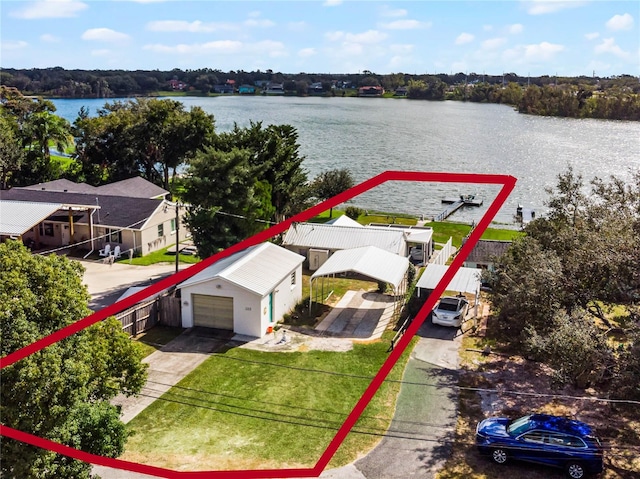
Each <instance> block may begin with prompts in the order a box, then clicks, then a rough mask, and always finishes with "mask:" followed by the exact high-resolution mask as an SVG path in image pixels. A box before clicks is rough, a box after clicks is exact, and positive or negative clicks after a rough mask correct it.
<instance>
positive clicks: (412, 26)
mask: <svg viewBox="0 0 640 479" xmlns="http://www.w3.org/2000/svg"><path fill="white" fill-rule="evenodd" d="M430 26H431V23H429V22H419V21H418V20H409V19H405V20H396V21H394V22H389V23H382V24H380V28H385V29H387V30H416V29H418V28H429V27H430Z"/></svg>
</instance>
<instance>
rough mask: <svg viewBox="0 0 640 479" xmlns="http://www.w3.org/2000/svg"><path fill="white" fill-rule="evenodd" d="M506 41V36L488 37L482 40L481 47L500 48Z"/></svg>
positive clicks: (487, 48)
mask: <svg viewBox="0 0 640 479" xmlns="http://www.w3.org/2000/svg"><path fill="white" fill-rule="evenodd" d="M506 42H507V39H506V38H502V37H498V38H490V39H489V40H485V41H484V42H482V48H483V49H485V50H495V49H496V48H500V47H501V46H502V45H504V44H505V43H506Z"/></svg>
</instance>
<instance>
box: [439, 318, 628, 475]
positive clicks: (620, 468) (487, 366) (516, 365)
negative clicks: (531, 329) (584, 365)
mask: <svg viewBox="0 0 640 479" xmlns="http://www.w3.org/2000/svg"><path fill="white" fill-rule="evenodd" d="M482 329H483V328H482ZM482 329H480V330H482ZM474 341H475V344H474V346H475V347H473V351H472V352H470V351H468V350H466V351H465V352H464V353H463V354H464V358H465V361H464V365H463V367H462V369H461V375H460V386H461V391H460V415H459V418H458V424H457V430H456V445H455V446H454V448H453V451H454V452H453V454H452V457H451V458H450V460H449V461H448V463H447V465H446V466H445V468H444V469H443V470H442V471H441V472H440V473H439V474H438V478H439V479H445V478H446V479H449V478H451V479H453V478H458V477H468V478H478V479H479V478H487V477H491V478H495V479H500V478H505V479H506V478H509V479H517V478H527V479H542V478H562V477H564V474H563V472H562V471H556V470H554V469H551V468H546V467H543V466H535V465H530V464H524V463H522V464H512V465H508V466H506V467H500V466H497V465H494V464H492V463H491V461H490V460H489V459H488V458H485V457H482V456H480V455H479V454H478V453H477V451H476V448H475V444H474V439H475V426H476V424H477V423H478V422H479V421H480V420H482V419H483V418H485V417H489V416H507V417H518V416H521V415H524V414H527V413H531V412H541V413H549V414H556V415H562V416H568V417H572V418H574V419H578V420H580V421H584V422H586V423H588V424H590V425H592V426H594V427H595V429H596V432H597V434H598V436H599V437H600V439H601V440H602V442H603V445H604V446H605V451H606V452H605V471H604V473H603V474H602V475H601V476H600V478H601V479H632V478H634V479H636V478H638V477H640V408H638V407H637V406H633V405H622V404H615V403H610V402H605V401H601V400H599V399H598V398H603V397H606V392H603V391H597V390H593V389H588V390H583V389H578V388H575V387H572V386H558V385H557V384H556V383H555V382H554V375H553V370H552V369H550V368H549V367H547V366H545V365H544V364H540V363H537V362H534V361H528V360H526V359H524V358H521V357H513V356H508V355H499V354H490V355H488V356H486V355H483V354H482V353H481V352H480V351H482V350H483V349H484V347H485V346H486V345H488V344H489V343H492V341H489V340H486V339H483V338H478V337H476V338H473V337H470V338H468V339H467V340H466V343H467V346H468V344H469V343H472V344H473V343H474ZM492 345H494V346H495V344H492ZM468 349H470V348H468ZM493 350H494V351H495V350H496V348H495V347H494V348H493Z"/></svg>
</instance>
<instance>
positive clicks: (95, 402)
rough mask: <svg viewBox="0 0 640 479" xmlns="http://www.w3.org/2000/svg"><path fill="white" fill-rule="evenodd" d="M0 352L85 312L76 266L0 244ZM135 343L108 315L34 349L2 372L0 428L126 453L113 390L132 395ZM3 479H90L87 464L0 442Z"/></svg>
mask: <svg viewBox="0 0 640 479" xmlns="http://www.w3.org/2000/svg"><path fill="white" fill-rule="evenodd" d="M0 271H1V272H2V276H1V279H0V304H1V305H2V308H0V333H1V337H0V339H1V354H2V356H6V355H8V354H10V353H12V352H14V351H17V350H19V349H21V348H23V347H25V346H28V345H29V344H31V343H33V342H34V341H36V340H38V339H40V338H42V337H45V336H47V335H49V334H51V333H53V332H54V331H56V330H59V329H61V328H63V327H65V326H68V325H70V324H72V323H73V322H75V321H78V320H80V319H82V318H83V317H85V316H86V315H88V314H89V313H90V310H89V309H88V307H87V304H88V300H89V295H88V293H87V290H86V287H85V286H84V285H83V284H82V275H83V268H82V266H81V265H80V263H78V262H76V261H71V260H68V259H67V258H65V257H63V256H57V255H50V256H46V257H45V256H38V255H32V254H31V253H30V252H29V251H28V250H27V249H26V248H25V247H24V246H22V244H20V243H18V242H15V241H7V242H5V243H2V244H0ZM142 356H143V353H142V352H141V350H140V349H139V347H138V345H137V344H136V343H134V342H132V341H131V340H130V339H129V338H128V336H127V335H126V334H125V333H123V332H122V327H121V325H120V322H119V321H117V320H115V319H114V318H110V319H108V320H105V321H102V322H100V323H98V324H95V325H93V326H91V327H89V328H87V329H85V330H83V331H81V332H79V333H76V334H74V335H72V336H70V337H68V338H66V339H64V340H62V341H59V342H57V343H55V344H53V345H51V346H48V347H47V348H45V349H43V350H41V351H38V352H36V353H34V354H32V355H30V356H28V357H26V358H24V359H22V360H20V361H18V362H16V363H14V364H12V365H10V366H8V367H6V368H4V369H3V370H2V382H1V386H0V411H1V413H2V414H1V415H2V423H3V424H5V425H7V426H9V427H12V428H15V429H18V430H20V431H24V432H28V433H31V434H35V435H38V436H40V437H44V438H47V439H50V440H53V441H57V442H60V443H62V444H65V445H68V446H71V447H74V448H77V449H81V450H83V451H87V452H90V453H94V454H99V455H103V456H108V457H117V456H119V455H120V454H121V453H122V452H123V449H124V444H125V441H126V436H127V434H126V430H125V427H124V424H123V423H122V422H121V421H120V419H119V417H120V411H119V409H118V408H116V407H115V406H112V405H111V404H110V403H109V400H110V399H111V398H113V397H114V396H116V395H117V394H118V393H123V394H125V395H132V394H137V393H138V392H139V391H140V390H141V388H142V386H143V384H144V382H145V380H146V366H145V365H143V364H142V363H141V359H142ZM0 448H1V449H0V455H1V456H2V461H1V471H2V477H6V478H16V479H29V478H38V479H48V478H52V479H53V478H64V477H73V478H76V479H80V478H88V477H90V472H91V466H90V465H89V464H86V463H84V462H81V461H77V460H74V459H70V458H68V457H65V456H61V455H59V454H56V453H54V452H51V451H48V450H44V449H40V448H37V447H34V446H30V445H27V444H23V443H21V442H18V441H15V440H13V439H7V438H3V439H2V443H1V446H0Z"/></svg>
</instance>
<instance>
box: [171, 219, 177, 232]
mask: <svg viewBox="0 0 640 479" xmlns="http://www.w3.org/2000/svg"><path fill="white" fill-rule="evenodd" d="M175 232H176V219H175V218H172V219H171V234H175Z"/></svg>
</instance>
